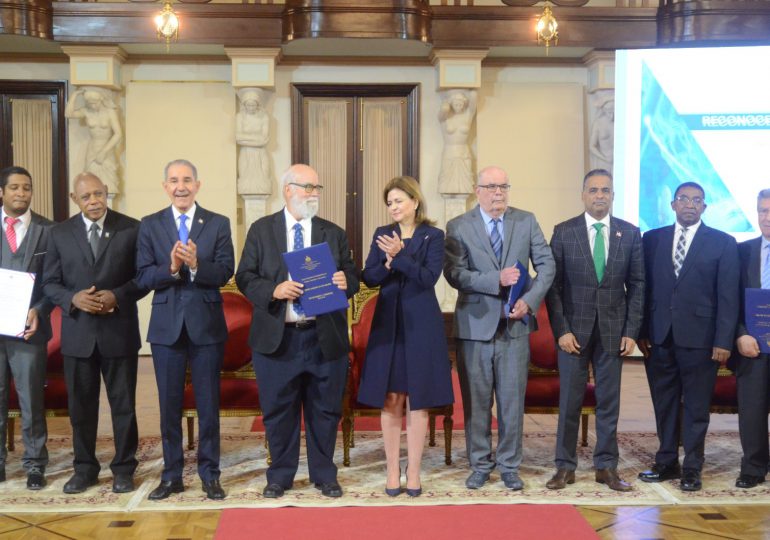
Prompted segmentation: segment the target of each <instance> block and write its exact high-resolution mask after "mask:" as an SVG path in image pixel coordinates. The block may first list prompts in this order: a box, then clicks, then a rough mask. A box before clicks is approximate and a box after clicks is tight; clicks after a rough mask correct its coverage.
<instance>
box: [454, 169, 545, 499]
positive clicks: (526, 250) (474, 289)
mask: <svg viewBox="0 0 770 540" xmlns="http://www.w3.org/2000/svg"><path fill="white" fill-rule="evenodd" d="M510 189H511V184H510V181H509V180H508V175H507V174H506V172H505V171H504V170H503V169H501V168H500V167H486V168H484V169H482V170H481V171H480V172H479V176H478V181H477V183H476V188H475V191H476V197H477V198H478V201H479V204H478V205H477V206H476V207H475V208H473V209H471V210H469V211H468V212H466V213H464V214H462V215H460V216H457V217H456V218H454V219H452V220H450V221H449V223H447V235H446V244H445V246H444V248H445V255H446V256H445V259H444V277H446V280H447V282H448V283H449V284H450V285H451V286H452V287H454V288H455V289H457V291H458V296H457V307H456V308H455V317H454V332H455V337H456V338H457V339H458V348H457V372H458V374H459V376H460V390H461V392H462V396H463V411H464V413H465V445H466V448H467V451H468V460H469V461H470V465H471V469H472V472H471V474H470V476H468V478H467V479H466V480H465V486H466V487H468V488H469V489H478V488H480V487H482V486H483V485H484V484H485V483H486V482H487V481H488V480H489V475H490V473H491V472H492V470H494V468H495V467H497V469H498V470H499V472H500V479H501V480H502V481H503V484H504V485H505V487H506V488H508V489H512V490H520V489H523V488H524V482H523V481H522V480H521V478H520V477H519V466H520V465H521V460H522V434H523V427H524V393H525V391H526V388H527V369H528V364H529V333H530V332H533V331H534V330H536V329H537V322H536V321H535V317H534V316H532V314H533V313H535V312H537V309H538V307H539V306H540V302H542V301H543V298H544V297H545V294H546V293H547V292H548V288H549V287H550V286H551V282H552V281H553V275H554V262H553V255H552V254H551V248H549V247H548V244H547V243H546V242H545V237H544V236H543V232H542V230H541V229H540V225H539V224H538V222H537V219H535V216H534V215H533V214H532V213H531V212H527V211H526V210H520V209H518V208H513V207H510V206H508V192H509V191H510ZM530 261H532V265H533V266H534V268H535V272H537V276H536V277H535V278H534V279H532V280H530V279H529V275H528V274H527V273H525V272H522V273H520V270H519V269H518V268H517V267H516V263H517V262H519V263H521V264H522V265H525V267H527V268H528V267H529V262H530ZM520 279H523V280H527V281H526V283H525V286H524V289H523V292H522V294H521V296H520V298H519V299H517V300H516V301H515V303H514V304H513V305H512V306H508V305H507V300H508V295H509V291H510V288H511V286H512V285H515V284H516V283H518V281H519V280H520ZM493 398H494V400H495V403H496V404H497V422H498V426H499V429H498V441H497V451H496V453H495V455H494V456H493V454H492V410H491V405H492V400H493Z"/></svg>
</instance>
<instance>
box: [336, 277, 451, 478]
mask: <svg viewBox="0 0 770 540" xmlns="http://www.w3.org/2000/svg"><path fill="white" fill-rule="evenodd" d="M376 305H377V289H369V288H367V287H366V286H364V285H361V290H360V291H359V292H358V293H356V295H355V296H354V297H353V301H352V302H351V308H350V309H349V310H348V324H349V329H350V330H349V331H350V355H349V357H350V369H349V370H348V381H347V386H346V388H345V396H344V398H343V404H342V448H343V460H342V464H343V465H345V466H346V467H349V466H350V449H351V448H355V440H354V436H355V430H354V420H355V418H356V417H359V416H376V417H379V416H380V409H376V408H373V407H369V406H368V405H364V404H363V403H359V402H358V400H357V397H358V389H359V385H360V383H361V375H362V373H363V368H364V362H365V361H366V344H367V343H368V341H369V331H370V330H371V327H372V318H373V317H374V308H375V306H376ZM448 361H449V359H447V362H448ZM453 412H454V408H453V406H452V405H447V406H445V407H437V408H434V409H428V422H429V424H428V425H429V429H430V435H429V442H428V444H429V446H436V416H443V417H444V462H445V463H446V464H447V465H451V464H452V425H453V423H454V422H453V421H452V414H453Z"/></svg>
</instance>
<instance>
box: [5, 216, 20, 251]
mask: <svg viewBox="0 0 770 540" xmlns="http://www.w3.org/2000/svg"><path fill="white" fill-rule="evenodd" d="M19 221H20V220H19V218H14V217H6V218H5V237H6V238H8V247H10V248H11V253H16V250H17V249H18V247H17V246H16V229H14V228H13V226H14V225H16V223H18V222H19Z"/></svg>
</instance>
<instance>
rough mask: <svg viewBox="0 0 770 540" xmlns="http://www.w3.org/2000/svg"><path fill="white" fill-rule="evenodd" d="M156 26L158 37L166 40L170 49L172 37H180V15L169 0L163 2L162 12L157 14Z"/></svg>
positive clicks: (176, 38) (175, 38)
mask: <svg viewBox="0 0 770 540" xmlns="http://www.w3.org/2000/svg"><path fill="white" fill-rule="evenodd" d="M155 28H157V30H158V39H159V40H164V41H165V42H166V51H168V44H169V43H170V42H171V39H172V38H173V39H174V41H176V40H178V39H179V17H177V15H176V13H175V12H174V10H173V8H172V7H171V3H170V2H169V1H168V0H167V1H166V3H165V4H163V9H162V10H161V12H160V13H158V14H157V15H156V16H155Z"/></svg>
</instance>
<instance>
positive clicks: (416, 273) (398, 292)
mask: <svg viewBox="0 0 770 540" xmlns="http://www.w3.org/2000/svg"><path fill="white" fill-rule="evenodd" d="M394 231H396V232H398V233H399V236H400V229H399V227H398V225H387V226H385V227H379V228H378V229H377V230H376V231H375V233H374V238H373V239H372V246H371V249H370V251H369V256H368V257H367V259H366V266H365V267H364V272H363V279H364V283H366V284H367V285H368V286H370V287H375V286H378V285H379V286H380V287H381V288H380V294H379V297H378V298H377V307H376V308H375V310H374V319H373V320H372V329H371V332H370V334H369V342H368V344H367V347H366V363H365V364H364V370H363V375H362V378H361V387H360V388H359V391H358V401H360V402H361V403H366V404H367V405H371V406H373V407H379V408H382V406H383V404H384V401H385V394H386V393H387V392H388V382H389V378H390V374H391V373H392V371H391V363H392V362H393V361H394V357H393V355H394V349H397V350H399V351H400V353H401V354H403V355H404V356H405V357H406V375H407V377H406V378H407V381H406V382H407V394H409V406H410V407H411V409H412V410H417V409H428V408H431V407H438V406H442V405H448V404H450V403H452V402H453V401H454V397H453V393H452V375H451V373H450V364H449V352H448V350H447V341H446V332H445V330H444V318H443V316H442V314H441V307H439V304H438V300H437V299H436V291H435V289H434V286H435V285H436V281H438V278H439V277H440V276H441V268H442V266H443V263H444V233H443V232H442V231H441V230H440V229H437V228H436V227H431V226H429V225H419V226H418V227H417V229H416V230H415V231H414V234H413V235H412V239H411V240H410V241H409V243H408V244H407V245H406V247H405V248H404V249H402V250H401V251H400V252H399V253H398V254H397V255H396V256H395V257H394V258H393V262H392V264H391V270H389V269H387V268H386V267H385V261H386V256H385V252H383V251H382V250H381V249H380V248H379V247H378V246H377V242H376V239H377V237H378V236H391V235H392V234H393V232H394ZM397 343H398V344H399V346H397V345H396V344H397Z"/></svg>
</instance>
